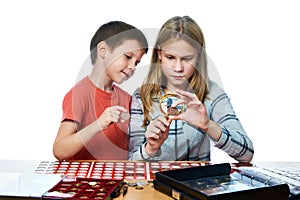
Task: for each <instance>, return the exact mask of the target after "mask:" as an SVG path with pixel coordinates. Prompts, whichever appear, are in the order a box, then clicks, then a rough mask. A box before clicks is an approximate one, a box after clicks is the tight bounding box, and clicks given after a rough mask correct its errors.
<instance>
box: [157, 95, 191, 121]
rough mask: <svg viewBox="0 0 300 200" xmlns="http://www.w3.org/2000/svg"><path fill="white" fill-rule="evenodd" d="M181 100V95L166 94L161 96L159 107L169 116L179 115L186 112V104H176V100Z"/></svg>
mask: <svg viewBox="0 0 300 200" xmlns="http://www.w3.org/2000/svg"><path fill="white" fill-rule="evenodd" d="M179 100H180V96H179V95H177V94H165V95H163V96H162V97H160V100H159V108H160V111H161V113H162V114H163V115H164V116H165V117H166V118H168V117H169V116H177V115H179V114H180V113H182V112H184V110H185V106H184V105H183V104H178V105H176V102H178V101H179ZM175 105H176V106H175Z"/></svg>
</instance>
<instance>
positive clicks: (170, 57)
mask: <svg viewBox="0 0 300 200" xmlns="http://www.w3.org/2000/svg"><path fill="white" fill-rule="evenodd" d="M166 58H167V59H168V60H172V59H174V56H170V55H167V56H166Z"/></svg>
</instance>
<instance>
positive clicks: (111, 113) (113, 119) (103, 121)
mask: <svg viewBox="0 0 300 200" xmlns="http://www.w3.org/2000/svg"><path fill="white" fill-rule="evenodd" d="M129 117H130V115H129V112H128V111H127V110H126V109H125V108H124V107H122V106H112V107H108V108H106V109H105V111H104V112H103V113H102V114H101V115H100V117H99V118H98V119H97V121H98V124H99V127H100V129H101V130H104V129H106V128H107V127H108V126H109V125H110V124H111V123H117V122H122V123H123V122H125V121H126V120H128V119H129Z"/></svg>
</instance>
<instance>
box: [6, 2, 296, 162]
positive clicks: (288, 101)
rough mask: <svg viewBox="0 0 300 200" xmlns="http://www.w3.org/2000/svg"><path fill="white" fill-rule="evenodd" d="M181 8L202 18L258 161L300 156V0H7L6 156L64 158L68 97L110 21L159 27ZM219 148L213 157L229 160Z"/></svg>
mask: <svg viewBox="0 0 300 200" xmlns="http://www.w3.org/2000/svg"><path fill="white" fill-rule="evenodd" d="M175 15H179V16H183V15H189V16H190V17H192V18H194V19H195V20H196V21H197V22H198V24H199V25H200V26H201V28H202V30H203V32H204V35H205V38H206V45H207V53H208V55H209V57H210V59H211V60H212V62H213V64H214V66H215V67H216V69H217V71H218V73H219V75H220V77H221V80H222V84H223V87H224V89H225V90H226V92H227V93H228V95H229V97H230V98H231V101H232V104H233V106H234V109H235V111H236V113H237V115H238V117H239V118H240V121H241V122H242V123H243V125H244V128H245V130H246V131H247V133H248V135H249V136H250V137H251V138H252V140H253V143H254V146H255V156H254V159H253V161H254V162H256V161H300V159H299V156H297V152H299V150H298V148H299V136H298V135H299V132H300V128H299V124H300V123H299V119H300V117H299V111H300V106H299V102H300V99H299V98H300V97H299V95H298V86H299V85H300V78H299V75H298V74H299V73H298V71H299V70H298V68H299V66H300V61H299V47H300V39H299V37H300V26H299V19H300V12H299V6H298V2H297V1H296V0H295V1H292V0H280V1H276V0H265V1H261V0H247V1H240V0H226V1H224V0H219V1H201V0H195V1H189V0H185V1H178V0H170V1H155V0H154V1H139V0H136V1H114V0H109V1H100V0H98V1H73V0H69V1H58V0H51V1H38V0H36V1H33V0H26V1H22V0H12V1H6V3H4V1H1V3H0V28H1V30H0V76H1V77H0V93H1V97H0V128H1V129H0V159H35V160H52V159H54V157H53V155H52V144H53V141H54V138H55V136H56V133H57V129H58V127H59V123H60V119H61V116H62V110H61V103H62V100H63V97H64V95H65V93H66V92H67V91H68V90H69V89H70V88H71V87H72V86H73V85H74V83H75V82H76V80H77V77H78V75H79V74H80V70H81V69H82V65H83V63H84V62H85V61H86V59H87V58H88V56H89V44H90V39H91V37H92V36H93V34H94V32H95V31H96V30H97V29H98V27H99V26H100V25H102V24H103V23H106V22H108V21H111V20H122V21H125V22H127V23H130V24H132V25H134V26H136V27H138V28H141V29H148V28H154V29H159V28H160V27H161V25H162V24H163V22H165V21H166V20H167V19H169V18H171V17H173V16H175ZM148 59H149V56H146V57H144V59H143V62H142V63H141V67H140V70H143V69H145V66H146V64H147V63H148V62H149V60H148ZM143 67H144V68H143ZM134 78H135V80H141V78H142V76H135V77H134ZM133 84H136V83H135V82H133ZM134 86H137V85H134ZM214 152H216V151H215V150H213V161H222V160H229V159H228V158H227V157H224V156H223V155H222V154H220V153H217V152H216V154H214Z"/></svg>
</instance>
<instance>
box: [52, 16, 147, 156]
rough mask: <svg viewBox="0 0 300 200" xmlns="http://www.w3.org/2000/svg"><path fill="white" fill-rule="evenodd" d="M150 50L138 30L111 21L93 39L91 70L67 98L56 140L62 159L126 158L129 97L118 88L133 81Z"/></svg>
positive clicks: (58, 153) (56, 147)
mask: <svg viewBox="0 0 300 200" xmlns="http://www.w3.org/2000/svg"><path fill="white" fill-rule="evenodd" d="M147 51H148V42H147V39H146V37H145V36H144V34H143V33H142V32H141V31H140V30H139V29H137V28H135V27H133V26H131V25H129V24H127V23H124V22H121V21H112V22H108V23H106V24H104V25H102V26H101V27H100V28H99V29H98V30H97V31H96V33H95V35H94V36H93V38H92V40H91V45H90V52H91V62H92V65H93V70H92V72H91V74H90V75H89V76H86V77H85V78H83V79H82V80H81V81H79V82H78V83H76V85H75V86H74V87H73V88H72V89H71V90H70V91H69V92H68V93H67V94H66V96H65V98H64V101H63V117H62V121H61V124H60V127H59V130H58V133H57V136H56V139H55V141H54V145H53V154H54V156H55V157H56V158H57V159H58V160H124V159H126V160H127V159H128V135H127V132H128V118H129V112H128V110H129V107H130V103H131V96H130V95H129V94H128V93H126V92H125V91H123V90H122V89H121V88H119V87H118V86H116V85H114V83H118V84H121V83H122V82H123V81H125V80H127V79H129V78H130V77H131V76H132V75H133V73H134V70H135V68H136V66H137V64H138V63H139V62H140V60H141V58H142V56H143V55H144V54H146V53H147Z"/></svg>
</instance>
